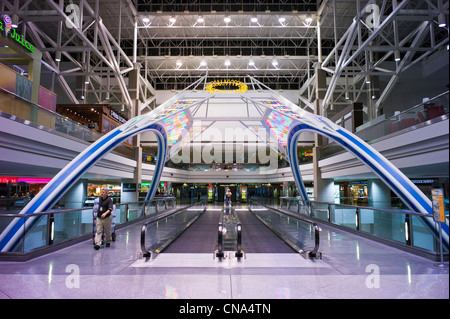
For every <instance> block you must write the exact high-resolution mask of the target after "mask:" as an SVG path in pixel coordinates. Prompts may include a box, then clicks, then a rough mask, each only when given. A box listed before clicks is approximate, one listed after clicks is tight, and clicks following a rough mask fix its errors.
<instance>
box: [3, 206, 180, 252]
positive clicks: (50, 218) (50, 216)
mask: <svg viewBox="0 0 450 319" xmlns="http://www.w3.org/2000/svg"><path fill="white" fill-rule="evenodd" d="M159 200H165V201H166V203H167V201H175V200H176V198H174V197H170V198H164V199H152V200H149V201H141V202H129V203H122V204H117V205H115V206H116V207H117V206H125V207H126V211H127V214H126V220H125V222H124V223H122V225H125V224H126V223H128V222H129V219H128V206H129V205H132V204H142V203H144V205H146V204H148V203H150V202H157V201H159ZM92 209H93V207H82V208H71V209H61V210H55V211H45V212H39V213H32V214H20V213H18V214H0V218H11V217H12V218H27V219H28V218H33V217H35V218H36V217H41V216H48V220H47V230H46V232H47V233H46V235H45V236H46V238H47V240H46V243H45V244H43V245H42V246H39V247H36V249H33V250H32V251H30V252H24V253H23V256H28V255H29V253H32V254H35V253H36V251H39V253H38V255H39V254H42V253H45V251H46V249H50V250H51V248H50V247H53V246H54V241H53V239H52V231H53V230H54V223H55V215H56V214H64V213H71V212H80V211H92ZM144 216H146V215H144ZM25 232H26V231H25V228H24V232H23V235H22V236H23V237H25ZM86 235H87V234H83V235H79V236H74V237H71V238H68V239H65V240H63V241H59V242H58V244H60V245H61V244H63V245H65V244H67V243H68V242H70V241H73V240H74V239H81V238H84V237H85V236H86ZM0 255H1V256H2V257H5V256H6V258H8V257H7V256H10V255H14V256H16V255H17V252H13V253H11V252H1V253H0ZM21 256H22V255H21ZM20 258H21V257H20Z"/></svg>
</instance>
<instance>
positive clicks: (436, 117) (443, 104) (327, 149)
mask: <svg viewBox="0 0 450 319" xmlns="http://www.w3.org/2000/svg"><path fill="white" fill-rule="evenodd" d="M448 100H449V95H448V91H447V92H444V93H442V94H439V95H438V96H436V97H434V98H432V99H430V100H429V101H427V102H425V103H420V104H418V105H415V106H413V107H411V108H408V109H407V110H405V111H402V112H396V114H394V115H392V116H386V115H382V116H380V117H378V118H376V119H374V120H373V121H371V122H370V123H365V124H363V125H361V126H359V127H357V128H356V132H355V134H356V135H357V136H358V137H359V138H361V139H363V140H364V141H366V142H369V143H373V142H376V141H379V140H380V139H383V138H385V137H393V136H395V135H398V134H403V133H405V132H407V131H408V130H411V129H413V128H418V127H422V126H426V125H430V124H434V123H436V122H440V121H442V120H444V119H448V113H449V103H448ZM319 152H320V158H321V159H324V158H327V157H330V156H333V155H336V154H338V153H341V152H343V149H342V147H341V146H339V145H337V144H336V143H331V144H329V145H326V146H324V147H322V148H321V149H320V150H319Z"/></svg>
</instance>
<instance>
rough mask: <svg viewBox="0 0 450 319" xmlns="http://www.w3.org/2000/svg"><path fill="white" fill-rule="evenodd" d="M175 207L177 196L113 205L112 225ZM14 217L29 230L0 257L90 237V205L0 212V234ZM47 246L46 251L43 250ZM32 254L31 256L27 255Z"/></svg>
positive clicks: (37, 252)
mask: <svg viewBox="0 0 450 319" xmlns="http://www.w3.org/2000/svg"><path fill="white" fill-rule="evenodd" d="M175 207H176V199H175V198H173V197H171V198H161V199H153V200H150V201H144V202H132V203H123V204H117V205H115V211H114V213H115V218H114V222H115V227H116V229H117V228H120V227H123V226H126V225H128V224H131V223H134V222H136V221H139V220H141V219H144V218H147V217H148V216H150V215H154V214H157V213H158V212H162V211H167V210H170V209H173V208H175ZM17 219H24V223H20V224H22V225H25V223H27V225H28V224H29V223H32V224H33V226H32V227H31V228H29V229H26V228H25V227H23V231H21V234H20V238H19V239H18V243H17V244H16V245H15V247H14V249H13V251H11V252H0V259H13V258H10V257H12V256H14V257H18V258H17V259H18V260H27V259H29V258H33V257H34V256H38V255H40V254H44V253H46V252H48V251H50V250H52V249H49V248H52V246H55V245H57V246H64V245H66V244H67V245H68V244H70V243H72V242H77V240H80V241H81V240H85V239H87V238H88V237H89V236H93V234H94V229H93V208H92V207H85V208H74V209H64V210H51V211H47V212H41V213H33V214H26V215H25V214H0V233H2V232H3V231H4V230H5V229H6V228H7V227H8V225H9V224H10V223H11V222H13V221H14V220H17ZM46 249H47V250H46ZM30 256H31V257H30Z"/></svg>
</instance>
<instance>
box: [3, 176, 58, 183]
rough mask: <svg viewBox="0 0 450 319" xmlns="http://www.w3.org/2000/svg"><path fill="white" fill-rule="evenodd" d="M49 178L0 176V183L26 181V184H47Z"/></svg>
mask: <svg viewBox="0 0 450 319" xmlns="http://www.w3.org/2000/svg"><path fill="white" fill-rule="evenodd" d="M50 180H51V178H42V177H9V176H8V177H0V183H8V182H11V183H12V184H17V183H20V182H22V183H28V184H47V183H48V182H50Z"/></svg>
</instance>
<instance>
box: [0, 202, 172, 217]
mask: <svg viewBox="0 0 450 319" xmlns="http://www.w3.org/2000/svg"><path fill="white" fill-rule="evenodd" d="M159 200H164V201H169V200H170V201H174V200H176V198H175V197H171V198H158V199H151V200H146V201H141V202H129V203H121V204H114V205H115V206H116V207H117V206H128V205H131V204H141V203H144V204H148V203H151V202H156V201H159ZM84 210H92V207H83V208H70V209H60V210H55V211H44V212H39V213H32V214H20V213H18V214H0V217H18V218H29V217H35V216H45V215H53V214H63V213H70V212H77V211H84Z"/></svg>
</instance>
